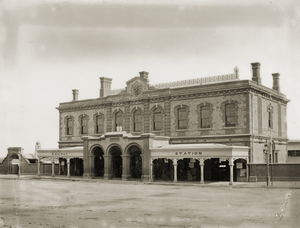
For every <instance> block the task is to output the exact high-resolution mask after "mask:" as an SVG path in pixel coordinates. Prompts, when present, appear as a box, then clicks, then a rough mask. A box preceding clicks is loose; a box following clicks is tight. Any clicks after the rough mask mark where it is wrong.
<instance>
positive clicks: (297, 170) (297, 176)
mask: <svg viewBox="0 0 300 228" xmlns="http://www.w3.org/2000/svg"><path fill="white" fill-rule="evenodd" d="M248 167H249V181H250V182H256V181H266V179H267V172H268V170H267V164H248ZM269 172H270V178H273V181H300V164H292V163H282V164H280V163H276V164H269Z"/></svg>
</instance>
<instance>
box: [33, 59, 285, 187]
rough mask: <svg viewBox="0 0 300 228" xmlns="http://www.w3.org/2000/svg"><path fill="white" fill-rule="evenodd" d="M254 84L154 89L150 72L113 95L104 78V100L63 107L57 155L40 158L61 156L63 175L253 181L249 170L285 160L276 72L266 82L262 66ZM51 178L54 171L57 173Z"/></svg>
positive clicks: (212, 81)
mask: <svg viewBox="0 0 300 228" xmlns="http://www.w3.org/2000/svg"><path fill="white" fill-rule="evenodd" d="M251 65H252V70H253V76H252V80H239V75H238V69H237V68H236V69H235V72H234V73H232V74H227V75H220V76H213V77H206V78H197V79H190V80H183V81H177V82H170V83H164V84H157V85H150V84H149V78H148V72H145V71H142V72H140V76H138V77H134V78H132V79H130V80H129V81H127V82H126V84H127V85H126V87H125V88H124V89H121V90H111V83H112V79H110V78H105V77H101V78H100V84H101V87H100V96H99V98H96V99H89V100H79V99H78V92H79V91H78V90H73V101H70V102H64V103H60V105H59V107H58V108H57V109H58V110H59V142H58V143H59V149H57V150H39V151H38V152H39V155H38V156H39V157H40V158H42V157H53V158H59V160H60V168H59V174H62V173H64V174H67V175H68V176H70V175H72V174H73V175H83V176H85V177H91V178H93V177H95V176H103V177H104V178H106V179H111V178H114V177H119V178H122V179H123V180H129V179H133V178H141V179H142V180H143V181H149V180H151V181H152V180H153V179H167V180H168V179H169V180H174V181H177V180H199V181H201V182H202V183H203V182H204V181H214V180H217V181H219V180H228V181H230V183H231V184H232V182H233V181H247V180H251V178H254V177H251V174H250V175H249V172H248V171H249V170H248V169H247V167H248V166H247V165H246V164H247V163H248V164H256V163H258V164H260V163H266V159H267V153H265V150H264V148H265V144H266V142H268V141H269V140H270V138H271V137H272V139H273V141H274V145H275V148H276V149H275V150H273V151H272V152H271V153H270V154H269V156H270V158H269V159H270V162H273V163H285V162H286V159H287V149H286V144H287V124H286V107H287V103H288V102H289V100H288V99H287V98H286V96H285V95H284V94H282V93H281V92H280V84H279V74H278V73H276V74H272V76H273V87H272V88H267V87H265V86H263V85H262V84H261V76H260V63H252V64H251ZM53 175H54V172H53Z"/></svg>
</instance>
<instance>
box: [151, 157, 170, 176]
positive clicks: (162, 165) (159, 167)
mask: <svg viewBox="0 0 300 228" xmlns="http://www.w3.org/2000/svg"><path fill="white" fill-rule="evenodd" d="M153 173H154V178H155V179H156V180H174V167H173V161H172V160H171V159H167V158H158V159H155V160H154V161H153Z"/></svg>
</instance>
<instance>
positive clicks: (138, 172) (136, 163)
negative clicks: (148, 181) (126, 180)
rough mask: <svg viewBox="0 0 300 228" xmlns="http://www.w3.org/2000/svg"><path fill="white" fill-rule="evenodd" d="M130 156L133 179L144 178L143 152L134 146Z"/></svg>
mask: <svg viewBox="0 0 300 228" xmlns="http://www.w3.org/2000/svg"><path fill="white" fill-rule="evenodd" d="M128 154H129V155H130V163H129V172H130V177H131V178H141V177H142V157H141V150H140V148H139V147H138V146H136V145H134V146H131V147H130V148H129V149H128Z"/></svg>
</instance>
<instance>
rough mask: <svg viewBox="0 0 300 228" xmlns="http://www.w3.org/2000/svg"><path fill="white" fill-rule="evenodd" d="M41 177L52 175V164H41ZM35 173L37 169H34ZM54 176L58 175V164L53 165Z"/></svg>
mask: <svg viewBox="0 0 300 228" xmlns="http://www.w3.org/2000/svg"><path fill="white" fill-rule="evenodd" d="M40 171H41V172H40V173H41V175H43V174H52V164H41V170H40ZM36 173H37V169H36ZM54 174H55V175H58V164H54Z"/></svg>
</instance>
